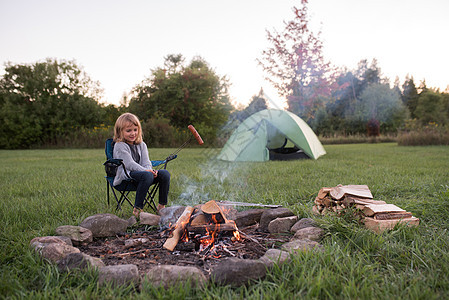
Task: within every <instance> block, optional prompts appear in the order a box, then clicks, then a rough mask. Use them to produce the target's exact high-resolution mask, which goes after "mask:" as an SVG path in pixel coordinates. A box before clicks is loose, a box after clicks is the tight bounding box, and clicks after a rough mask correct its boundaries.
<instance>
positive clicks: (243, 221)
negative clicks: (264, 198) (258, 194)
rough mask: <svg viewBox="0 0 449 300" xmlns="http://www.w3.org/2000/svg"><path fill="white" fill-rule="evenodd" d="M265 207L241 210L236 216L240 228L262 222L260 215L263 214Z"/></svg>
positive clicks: (236, 222)
mask: <svg viewBox="0 0 449 300" xmlns="http://www.w3.org/2000/svg"><path fill="white" fill-rule="evenodd" d="M264 211H265V209H263V208H254V209H248V210H244V211H239V212H238V213H237V214H236V216H235V219H234V221H235V224H236V225H237V227H238V228H243V227H247V226H251V225H254V224H257V223H260V217H261V216H262V214H263V212H264Z"/></svg>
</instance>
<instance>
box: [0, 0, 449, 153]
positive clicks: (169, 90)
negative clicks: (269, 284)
mask: <svg viewBox="0 0 449 300" xmlns="http://www.w3.org/2000/svg"><path fill="white" fill-rule="evenodd" d="M307 4H308V1H307V0H302V1H301V6H300V7H299V8H297V7H294V8H293V13H294V17H293V19H292V20H291V21H288V22H285V28H284V29H283V31H281V32H278V31H276V30H273V31H268V30H267V39H268V41H269V43H270V45H271V46H270V47H268V48H267V49H266V50H264V51H263V52H262V53H261V57H260V59H259V60H258V62H259V65H260V66H261V67H262V70H263V72H264V74H265V75H266V79H267V80H268V81H269V82H270V83H271V84H272V85H273V86H274V87H275V88H276V89H277V91H278V94H279V96H281V97H283V98H285V99H287V106H288V110H289V111H291V112H293V113H295V114H297V115H298V116H299V117H301V118H303V119H304V120H305V121H306V122H307V123H308V124H309V125H310V126H311V127H312V129H313V130H314V131H315V132H316V133H317V134H318V135H319V136H335V135H342V136H346V135H357V134H367V133H368V134H372V135H379V134H387V133H391V134H395V133H397V132H398V130H410V129H417V128H418V129H419V128H421V127H425V126H427V125H429V124H433V126H440V127H443V128H447V126H448V123H449V94H448V93H447V92H440V91H439V90H438V89H434V88H428V87H427V86H426V83H425V81H422V82H420V83H419V85H417V84H416V83H415V81H414V79H413V77H410V76H409V77H407V78H406V79H405V81H404V82H403V83H402V84H401V83H400V82H399V80H398V79H396V80H395V82H394V84H393V86H391V84H390V80H389V79H388V78H386V77H384V76H383V75H382V72H381V68H380V67H379V66H378V62H377V61H376V60H375V59H374V60H372V61H371V62H369V61H368V60H366V59H365V60H361V61H360V62H359V64H358V66H357V68H356V69H355V70H348V69H341V68H340V69H338V68H335V67H333V66H332V64H331V63H330V62H327V61H326V60H325V59H324V56H323V55H322V49H323V45H322V43H321V40H320V35H319V33H318V34H316V33H314V32H312V31H311V30H310V29H309V26H308V24H309V17H308V11H307ZM228 89H229V79H228V78H227V77H226V76H220V75H218V74H216V72H215V71H214V69H213V68H212V67H211V66H210V65H209V64H208V63H207V62H206V61H205V60H204V59H203V58H201V57H194V58H193V59H192V60H191V61H190V62H186V60H185V58H184V57H183V56H182V54H169V55H167V56H166V57H165V58H164V63H163V65H162V66H160V67H157V68H155V69H152V70H151V72H150V74H149V76H148V77H147V78H144V79H143V80H142V81H141V82H140V83H137V84H136V85H135V87H134V88H133V89H132V90H131V91H130V92H129V93H128V94H126V95H125V96H124V98H123V101H122V104H121V105H120V106H114V105H105V104H102V103H101V102H100V101H101V99H102V93H103V91H102V89H101V86H100V83H99V82H97V81H94V80H93V79H91V78H90V77H89V75H88V74H86V73H85V72H84V70H83V68H82V67H81V66H80V65H78V64H77V63H76V62H75V61H66V60H57V59H51V58H49V59H46V60H44V61H40V62H36V63H32V64H12V63H6V64H5V73H4V75H2V76H1V77H0V148H1V149H19V148H34V147H45V146H72V147H73V146H76V147H83V146H90V147H101V145H102V143H104V140H105V139H106V138H107V137H109V136H110V135H111V134H112V130H111V127H112V126H113V125H114V122H115V120H116V118H117V117H118V116H119V115H120V114H121V113H123V112H132V113H134V114H136V115H137V116H138V117H139V118H140V119H141V121H142V127H143V131H144V136H145V139H146V140H147V141H148V142H149V144H150V145H151V146H153V147H162V146H163V147H172V146H177V145H178V144H179V142H181V141H183V140H185V138H186V135H188V134H189V133H188V131H187V130H186V128H187V126H188V125H190V124H193V125H194V126H195V127H196V128H197V129H198V131H199V132H201V134H202V136H203V138H205V139H206V141H207V142H208V144H209V145H216V146H220V145H221V144H222V143H223V142H224V141H225V140H226V137H227V136H228V135H229V134H230V133H231V132H232V130H233V129H235V128H236V127H237V126H238V125H239V124H240V122H242V121H243V120H244V119H245V118H247V117H248V116H249V115H251V114H253V113H255V112H257V111H259V110H262V109H265V108H267V107H268V102H267V97H266V96H265V94H264V93H263V91H262V90H261V91H260V92H259V93H257V94H255V95H254V96H253V97H252V99H250V103H249V105H248V106H247V107H239V108H235V107H233V106H232V105H231V101H230V96H229V92H228ZM240 100H244V99H240Z"/></svg>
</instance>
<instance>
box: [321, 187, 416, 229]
mask: <svg viewBox="0 0 449 300" xmlns="http://www.w3.org/2000/svg"><path fill="white" fill-rule="evenodd" d="M347 208H355V212H356V214H357V216H358V217H360V219H361V220H362V221H363V223H364V224H365V226H366V227H367V228H369V229H371V230H373V231H375V232H382V231H384V230H386V229H392V228H393V227H394V226H395V225H396V224H398V223H401V222H402V223H404V224H407V225H408V226H416V225H418V224H419V219H418V218H415V217H413V216H412V213H410V212H407V211H405V210H403V209H402V208H400V207H398V206H396V205H394V204H387V203H386V202H385V201H380V200H373V195H372V194H371V191H370V190H369V188H368V186H367V185H346V186H343V185H338V186H336V187H332V188H327V187H324V188H322V189H320V191H319V192H318V196H317V197H316V198H315V205H314V206H313V208H312V210H313V212H314V213H315V214H319V215H326V214H337V215H338V214H340V213H342V212H343V211H344V210H345V209H347Z"/></svg>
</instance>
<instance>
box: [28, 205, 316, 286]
mask: <svg viewBox="0 0 449 300" xmlns="http://www.w3.org/2000/svg"><path fill="white" fill-rule="evenodd" d="M234 205H235V203H234ZM239 205H242V203H239ZM256 206H257V205H256ZM260 206H263V207H264V208H253V209H248V210H245V211H240V212H237V211H236V210H235V208H233V206H231V207H229V206H226V205H225V204H224V203H223V202H220V203H217V202H215V201H209V202H207V203H205V204H203V205H197V206H195V207H192V206H187V207H170V208H167V209H168V211H170V212H171V213H170V214H168V216H170V217H169V219H170V218H171V217H173V218H172V219H171V220H172V223H171V224H168V223H165V221H166V220H163V219H164V216H162V217H160V216H155V215H151V214H148V215H151V216H152V217H155V219H157V220H158V221H157V222H155V223H154V224H153V225H145V224H144V223H145V222H143V221H142V220H143V218H142V220H141V222H140V223H137V225H136V224H134V225H132V224H130V223H129V222H130V221H131V220H132V219H133V218H134V217H132V218H131V219H130V220H124V219H121V218H119V217H117V216H115V215H112V214H98V215H94V216H90V217H87V218H86V219H84V220H83V221H82V222H81V224H80V226H72V225H64V226H60V227H58V228H56V234H57V236H47V237H36V238H34V239H33V240H32V241H31V243H30V244H31V246H32V247H33V248H34V249H35V250H36V251H37V252H38V253H39V254H40V255H41V256H42V257H44V258H45V259H48V260H49V261H51V262H54V263H56V264H57V265H58V268H59V269H60V270H61V271H64V270H67V269H69V270H70V269H75V268H78V269H79V268H81V269H83V268H86V267H89V266H90V267H95V268H98V269H99V279H98V281H99V283H100V284H103V283H108V282H112V283H113V284H135V285H137V284H139V283H141V284H143V283H144V282H145V281H149V282H150V283H151V284H152V285H159V284H161V285H167V284H175V283H177V282H190V281H191V282H192V284H194V283H195V284H204V283H205V282H207V281H208V280H213V281H214V282H216V283H217V284H231V285H240V284H245V283H248V282H250V281H252V280H258V279H261V278H263V277H264V276H265V274H266V271H267V269H269V268H271V267H272V266H273V265H274V264H275V263H279V264H280V263H283V262H285V261H288V260H289V258H290V255H291V254H292V253H294V252H295V251H308V250H314V251H315V250H322V245H320V244H319V243H318V241H319V239H320V238H321V236H322V235H323V230H322V229H321V228H318V227H316V226H314V221H313V220H312V219H308V218H303V219H299V218H298V217H297V216H295V215H294V214H293V212H291V211H290V210H289V209H287V208H282V207H277V208H269V209H267V206H265V205H260ZM268 207H270V206H268ZM231 208H232V209H231ZM134 223H135V219H134ZM156 224H158V225H160V224H162V225H163V224H167V226H166V227H163V226H162V227H160V226H154V225H156Z"/></svg>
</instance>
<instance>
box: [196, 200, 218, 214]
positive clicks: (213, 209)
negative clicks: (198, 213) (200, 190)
mask: <svg viewBox="0 0 449 300" xmlns="http://www.w3.org/2000/svg"><path fill="white" fill-rule="evenodd" d="M201 210H202V211H203V212H204V213H206V214H210V215H213V214H218V213H220V212H221V210H220V207H219V206H218V204H217V202H215V201H214V200H210V201H208V202H206V203H204V204H203V206H201Z"/></svg>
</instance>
